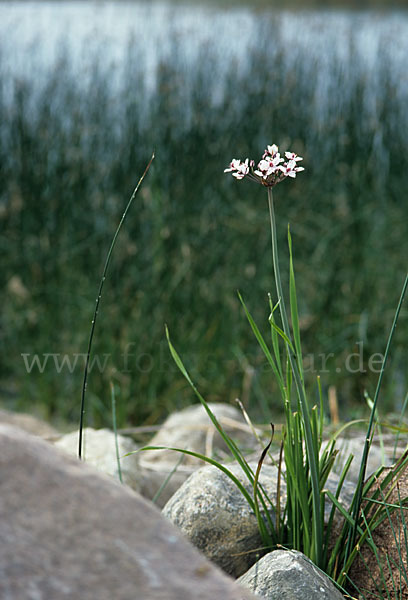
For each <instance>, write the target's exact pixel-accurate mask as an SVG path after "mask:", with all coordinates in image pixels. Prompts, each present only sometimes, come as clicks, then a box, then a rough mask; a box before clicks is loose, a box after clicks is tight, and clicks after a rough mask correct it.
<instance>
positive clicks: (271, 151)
mask: <svg viewBox="0 0 408 600" xmlns="http://www.w3.org/2000/svg"><path fill="white" fill-rule="evenodd" d="M278 153H279V148H278V146H277V145H276V144H272V145H271V146H266V150H265V152H264V154H263V157H262V158H266V157H267V156H268V155H269V156H272V158H273V157H274V156H275V155H276V154H278Z"/></svg>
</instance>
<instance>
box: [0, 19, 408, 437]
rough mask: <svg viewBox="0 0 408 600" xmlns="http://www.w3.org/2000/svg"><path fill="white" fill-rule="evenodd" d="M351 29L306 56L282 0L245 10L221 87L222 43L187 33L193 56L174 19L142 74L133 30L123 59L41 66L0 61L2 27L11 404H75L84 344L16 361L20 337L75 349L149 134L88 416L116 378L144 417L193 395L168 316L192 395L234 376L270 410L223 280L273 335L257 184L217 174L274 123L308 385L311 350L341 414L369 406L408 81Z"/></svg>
mask: <svg viewBox="0 0 408 600" xmlns="http://www.w3.org/2000/svg"><path fill="white" fill-rule="evenodd" d="M360 18H363V19H364V15H363V16H361V15H360ZM401 18H403V19H406V20H407V16H406V15H405V14H402V17H401ZM380 26H381V23H380ZM299 35H300V33H299ZM355 36H356V30H355V24H354V26H353V17H352V16H351V15H350V17H349V31H348V33H347V48H346V50H347V52H348V57H349V58H348V59H346V60H344V58H343V59H341V58H340V56H339V54H338V52H335V51H333V49H332V46H331V43H330V39H328V40H327V44H326V46H325V47H324V48H323V49H322V52H321V54H320V55H319V56H317V57H316V55H314V56H313V57H310V56H308V53H307V52H305V51H304V48H302V46H301V44H299V46H296V45H293V46H291V47H290V48H288V47H287V45H286V44H285V42H284V40H283V39H281V36H280V22H279V18H278V17H277V16H276V15H271V14H270V13H268V12H266V13H265V12H260V13H259V22H258V24H257V26H256V39H254V43H253V44H251V45H250V47H249V48H246V49H243V52H245V61H246V68H245V69H242V68H241V67H240V64H239V61H230V62H229V63H228V65H226V66H225V68H224V71H223V75H222V82H221V83H222V86H221V87H220V88H219V89H218V88H217V85H216V84H217V83H220V81H221V80H220V81H219V82H217V81H216V80H215V79H214V78H217V77H220V75H219V64H220V62H222V49H221V45H220V47H219V48H217V47H215V46H212V45H209V44H206V43H202V44H201V46H200V47H199V48H198V58H197V60H195V61H193V62H191V61H190V62H188V61H186V58H185V56H184V54H183V52H182V51H181V50H180V39H179V37H178V35H176V34H174V39H171V40H170V42H171V45H172V52H171V53H170V54H169V55H168V56H167V57H166V56H163V57H162V58H161V60H160V62H159V64H158V67H157V71H156V84H155V89H154V91H153V92H150V93H148V92H147V91H146V90H147V87H148V74H147V73H146V71H145V70H144V69H143V68H142V66H141V64H142V63H141V61H140V60H139V52H140V48H139V46H138V41H137V39H129V40H127V41H126V45H127V46H126V47H127V50H126V59H125V60H124V61H123V63H122V64H121V69H120V74H119V75H118V72H117V69H116V70H115V66H112V65H110V64H109V63H108V61H106V60H105V57H104V54H103V52H99V53H97V54H95V57H94V61H93V67H92V69H91V70H90V71H89V73H88V78H87V81H86V82H84V81H82V80H80V79H79V78H78V76H77V73H76V71H75V69H74V67H73V65H72V62H71V58H70V54H69V52H68V51H67V50H64V49H62V50H61V52H60V53H59V56H58V57H57V59H56V60H55V62H54V63H53V64H52V65H51V66H50V67H49V69H48V71H47V76H46V77H45V78H43V79H41V81H40V82H38V81H36V80H35V79H36V78H35V73H32V74H31V75H32V76H31V77H29V76H26V77H14V78H11V79H10V78H8V77H6V72H5V70H4V69H3V70H2V60H1V57H2V56H3V58H4V52H2V48H1V43H0V226H1V235H0V245H1V247H0V251H1V274H0V276H1V292H0V293H1V298H0V302H1V306H2V313H1V330H2V332H1V338H0V344H1V347H0V349H1V356H2V360H1V370H0V382H1V383H0V388H1V396H0V398H1V402H2V404H3V405H4V406H5V407H7V408H10V409H14V410H27V411H29V412H37V413H39V414H42V415H43V416H46V417H48V418H51V419H53V420H54V421H56V422H58V421H76V420H77V418H78V407H79V400H80V390H81V383H82V377H83V360H82V359H81V358H80V357H79V359H77V364H76V367H75V368H74V369H69V368H62V369H56V366H55V364H54V359H53V356H51V358H49V359H48V362H47V363H46V364H45V367H44V368H43V369H38V368H37V367H36V366H35V365H34V366H33V368H32V370H31V372H27V364H28V363H31V361H32V360H33V356H34V355H35V354H37V355H39V357H40V361H41V363H42V362H43V361H44V359H45V355H46V354H50V355H54V354H59V358H58V360H62V357H63V356H64V355H67V356H68V357H69V358H70V360H71V363H72V362H73V361H74V358H75V354H78V353H85V352H86V348H87V338H88V334H89V327H90V321H91V318H92V313H93V308H94V303H95V296H96V293H97V289H98V283H99V278H100V275H101V271H102V268H103V263H104V259H105V256H106V252H107V249H108V247H109V244H110V241H111V238H112V236H113V234H114V231H115V229H116V227H117V224H118V222H119V219H120V217H121V215H122V212H123V209H124V207H125V206H126V203H127V200H128V198H129V197H130V194H131V193H132V190H133V188H134V187H135V184H136V183H137V181H138V179H139V176H140V175H141V173H142V171H143V169H144V167H145V165H146V163H147V161H148V160H149V158H150V156H151V153H152V150H153V149H154V150H155V152H156V159H155V161H154V164H153V167H152V169H151V171H150V173H149V175H148V177H147V179H146V181H145V183H144V184H143V187H142V189H141V191H140V194H139V195H138V197H137V199H136V201H135V203H134V205H133V207H132V210H131V212H130V214H129V217H128V220H127V222H126V223H125V226H124V228H123V230H122V232H121V235H120V238H119V241H118V245H117V247H116V250H115V253H114V256H113V261H112V264H111V270H110V274H109V277H108V280H107V282H106V285H105V291H104V296H103V299H102V305H101V312H100V316H99V321H98V325H97V329H96V337H95V342H94V349H93V352H94V355H97V356H98V357H99V359H100V361H101V363H103V362H104V361H105V360H106V364H105V368H104V369H100V370H99V369H98V368H94V369H93V370H92V372H91V374H90V379H89V386H88V393H89V396H88V400H89V404H88V411H87V420H88V421H87V422H88V424H93V425H106V424H108V425H109V423H110V410H109V407H110V391H109V382H110V381H113V382H115V383H116V384H117V387H118V389H119V397H118V398H117V409H118V415H117V417H118V424H119V426H125V425H126V426H128V425H132V424H143V423H144V424H146V423H154V422H156V421H158V420H160V419H162V418H164V416H165V415H166V414H167V413H168V412H170V411H172V410H174V409H176V408H181V407H183V406H185V405H187V404H189V403H191V402H192V401H193V400H194V399H193V397H192V394H191V390H190V389H189V387H188V386H186V384H185V382H184V380H183V379H182V377H181V375H180V374H178V372H177V369H176V368H175V366H174V365H173V364H172V361H171V358H170V354H169V351H168V349H167V344H166V342H165V336H164V324H165V323H167V324H168V327H169V330H170V333H171V336H172V340H173V343H174V345H175V346H176V348H177V349H178V351H179V353H180V354H181V355H182V357H183V359H184V360H185V363H186V365H187V367H188V368H189V369H190V372H191V374H192V377H193V379H194V380H195V382H196V383H197V384H198V386H199V388H200V390H201V391H202V393H203V395H204V396H205V397H206V398H207V399H208V400H212V401H227V402H233V401H234V399H235V398H236V397H239V398H241V399H243V400H244V402H245V404H246V406H247V408H248V410H249V411H250V412H251V414H252V415H253V416H254V418H255V419H257V418H258V419H262V420H269V419H270V418H272V417H274V416H275V415H278V416H279V413H280V410H281V409H280V405H279V394H278V393H277V392H276V388H275V385H274V382H273V378H272V374H271V373H270V372H269V371H268V369H267V368H266V365H265V363H264V361H263V359H262V356H261V353H260V351H259V350H258V347H257V344H256V342H255V341H254V339H253V336H252V334H251V332H250V328H249V326H248V324H247V323H246V321H245V317H244V314H243V311H242V309H241V307H240V304H239V302H238V298H237V294H236V290H238V289H239V290H240V291H241V293H242V294H243V296H244V299H245V301H246V302H247V305H248V307H249V308H250V310H251V311H252V313H253V315H254V317H255V318H256V320H257V322H258V324H259V325H260V327H261V329H262V331H263V332H265V335H268V323H267V318H268V314H269V309H268V301H267V292H272V294H273V295H274V281H273V273H272V266H271V256H270V233H269V227H268V214H267V204H266V195H265V193H264V190H262V188H261V187H258V186H253V185H252V184H250V183H248V182H245V181H244V182H236V181H235V180H233V178H232V177H230V176H229V175H228V176H227V175H224V174H223V169H224V168H225V167H226V166H227V165H228V163H229V161H230V160H231V158H233V157H242V158H245V157H246V156H249V157H253V158H255V159H257V158H258V157H260V156H261V154H262V152H263V149H264V148H265V146H266V144H269V143H272V142H274V143H278V144H279V145H280V146H281V148H282V149H291V150H294V151H296V152H297V153H299V154H300V155H302V156H304V162H303V165H304V166H305V168H306V171H305V172H304V173H302V174H301V175H300V176H299V177H298V178H297V179H296V180H295V181H291V182H290V183H289V182H284V183H283V184H282V185H281V186H279V187H278V188H277V189H276V195H275V196H276V209H277V218H278V226H279V235H280V238H281V240H280V241H281V262H282V268H283V270H284V272H287V259H288V256H287V252H286V241H285V240H286V234H287V224H288V222H290V225H291V232H292V237H293V243H294V253H295V268H296V273H297V288H298V294H299V301H300V315H301V322H302V335H303V348H304V352H305V354H306V355H309V359H308V361H309V362H308V365H309V367H310V368H309V370H310V373H309V375H308V377H309V382H308V383H309V385H310V387H311V390H312V397H313V395H314V393H315V392H314V390H315V388H316V375H317V373H318V371H319V370H322V369H323V371H324V372H323V373H322V383H323V388H324V390H325V391H327V388H328V386H330V385H334V386H336V389H337V395H338V399H339V405H340V410H341V415H342V417H343V418H351V417H352V416H353V415H354V414H360V413H361V411H364V400H363V392H364V389H366V388H367V389H368V391H369V392H370V393H372V392H373V388H374V385H375V382H376V377H377V375H376V374H375V373H373V372H371V371H370V370H369V369H368V367H367V365H368V360H369V358H370V357H371V356H372V355H373V354H374V353H381V352H383V351H384V347H385V343H386V338H387V335H388V331H389V327H390V324H391V321H392V317H393V312H394V309H395V306H396V304H397V301H398V297H399V293H400V288H401V286H402V283H403V279H404V274H405V272H406V270H407V256H408V235H407V210H408V208H407V198H406V191H407V189H408V169H407V168H406V157H407V155H408V139H407V135H406V134H407V131H408V128H407V113H406V110H407V105H408V104H407V100H408V81H407V72H406V68H405V69H402V70H401V69H400V68H399V64H400V63H398V62H397V61H396V60H395V55H394V51H395V44H394V45H393V44H389V39H388V38H387V36H386V35H384V36H383V37H381V36H380V43H379V44H378V46H377V47H376V48H375V56H374V62H375V68H374V69H368V68H367V65H366V64H365V62H364V60H362V59H361V53H360V54H359V53H358V52H357V51H356V52H355V53H354V50H353V47H354V45H355V44H356V37H355ZM224 41H225V40H224ZM226 41H227V42H228V40H226ZM394 42H396V44H397V45H398V41H396V40H394ZM124 43H125V42H124ZM196 50H197V48H196ZM220 53H221V56H220ZM288 57H289V58H288ZM322 69H324V78H323V79H322ZM2 73H3V76H2ZM113 81H115V82H116V83H115V84H113V83H112V82H113ZM214 90H215V91H214ZM217 90H218V91H217ZM407 333H408V320H407V310H406V309H405V310H404V311H403V314H402V316H401V320H400V323H399V326H398V329H397V332H396V339H395V343H394V347H393V350H392V360H391V362H390V365H389V370H388V374H387V379H386V387H385V391H384V395H383V405H382V406H383V408H384V409H386V410H387V411H392V410H398V408H399V407H400V406H401V404H402V402H403V398H404V395H405V392H406V384H407V377H406V375H407V373H406V348H407ZM329 353H330V355H331V356H330V357H329V358H328V360H327V363H326V365H325V364H324V363H322V360H323V359H322V357H321V355H328V354H329ZM353 353H355V354H359V356H357V355H356V356H354V357H353V358H352V359H350V358H347V357H350V355H351V354H353ZM23 354H24V355H29V356H26V362H25V361H24V357H23V356H22V355H23ZM360 355H361V360H362V361H363V368H362V369H361V368H360V367H361V365H360V362H359V361H360ZM104 356H105V358H104ZM347 360H349V363H348V364H349V366H350V367H351V369H346V368H345V365H346V364H347ZM27 361H28V363H27ZM26 363H27V364H26ZM377 366H378V365H377ZM58 370H60V372H58ZM350 370H353V371H357V372H354V373H351V372H350ZM362 370H365V371H366V372H360V371H362ZM41 371H43V372H41ZM100 371H101V372H100Z"/></svg>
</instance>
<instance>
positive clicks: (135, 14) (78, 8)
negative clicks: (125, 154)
mask: <svg viewBox="0 0 408 600" xmlns="http://www.w3.org/2000/svg"><path fill="white" fill-rule="evenodd" d="M260 31H262V35H263V36H264V38H265V39H267V40H268V41H267V43H266V44H265V39H264V40H263V42H262V43H263V44H264V46H265V52H268V53H269V54H270V53H274V52H277V48H279V50H282V48H284V49H285V52H284V56H283V57H280V59H279V60H280V64H281V65H282V61H283V62H284V65H285V66H286V68H290V66H291V64H292V63H293V62H295V61H299V60H302V61H305V62H307V63H308V64H309V65H310V66H311V68H314V69H318V71H319V78H318V89H317V91H316V93H318V94H320V95H321V97H322V101H323V99H324V97H325V95H326V94H327V92H328V90H329V88H330V85H331V83H330V71H331V69H332V63H333V60H335V61H337V62H338V61H340V62H341V64H342V68H343V69H345V70H346V71H349V76H350V78H351V77H355V76H361V73H365V76H366V77H368V78H370V80H371V85H372V93H373V95H375V93H376V88H377V86H378V85H381V82H380V81H378V78H377V77H376V64H377V61H378V57H379V54H381V53H382V54H383V53H386V54H387V56H389V57H390V60H391V62H392V71H393V73H394V76H395V80H396V82H397V84H398V85H397V88H398V89H397V93H398V94H401V95H402V96H401V97H402V98H406V94H407V87H408V81H407V68H406V60H407V56H408V13H405V12H396V11H393V12H385V13H384V12H381V13H377V12H359V11H357V12H356V11H349V12H347V11H342V10H337V11H322V10H319V11H315V10H307V11H295V12H294V11H279V12H276V11H272V10H255V9H251V8H249V7H242V6H240V7H236V8H228V9H225V10H222V9H216V8H214V7H213V6H208V7H206V6H205V5H204V6H195V5H194V4H191V5H189V4H187V5H184V4H183V5H181V4H173V3H171V2H132V3H127V2H109V1H108V2H101V3H97V2H0V64H1V69H2V72H3V74H5V75H6V76H7V77H6V78H3V85H6V84H5V81H8V82H11V81H12V80H13V79H14V80H15V79H29V80H31V81H35V82H37V83H38V84H39V85H40V84H41V82H42V81H43V77H44V76H45V77H47V73H48V71H49V69H50V68H52V67H53V66H54V65H55V64H56V63H57V61H58V60H59V58H60V57H61V49H62V48H63V49H64V51H65V52H66V53H67V54H68V55H69V57H70V61H71V66H72V68H73V69H75V72H76V73H77V76H78V81H84V82H86V81H87V74H89V72H90V70H91V68H92V65H93V64H94V62H95V59H97V60H98V61H99V63H100V65H101V67H102V68H104V67H105V68H108V67H110V68H112V73H113V75H112V85H114V83H115V78H116V80H117V82H119V83H120V81H121V79H122V78H123V73H122V70H121V67H122V65H123V64H124V62H125V59H126V56H127V55H128V53H129V44H131V46H132V48H133V50H134V52H135V56H136V57H137V58H136V60H137V63H138V68H140V69H142V70H143V71H144V74H145V75H146V74H148V77H147V86H148V88H149V89H150V92H151V91H152V90H153V89H154V84H155V73H156V69H157V66H158V65H159V64H160V63H161V62H163V61H169V60H170V61H171V56H172V53H174V52H175V51H176V50H175V49H176V48H177V53H178V55H179V56H181V57H182V63H183V65H184V68H185V75H186V80H187V79H188V73H189V72H191V70H194V69H195V65H197V61H201V60H204V54H205V52H206V51H208V50H211V52H212V53H213V54H215V55H216V56H217V61H216V72H215V73H214V78H213V81H214V90H213V91H214V95H215V97H217V95H218V96H221V95H222V82H223V80H224V78H225V76H226V74H227V73H228V72H230V69H231V66H232V65H235V66H236V65H238V69H239V72H240V73H241V74H245V72H247V71H248V70H249V69H251V68H253V65H252V63H251V61H250V60H248V56H249V55H250V53H251V50H253V49H257V45H258V44H259V41H260V33H259V32H260ZM268 32H270V35H269V36H268ZM277 38H278V39H277ZM356 65H358V72H356V69H355V66H356ZM186 84H187V81H186ZM5 89H6V90H7V86H6V88H5Z"/></svg>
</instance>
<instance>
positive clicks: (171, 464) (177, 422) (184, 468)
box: [124, 402, 254, 508]
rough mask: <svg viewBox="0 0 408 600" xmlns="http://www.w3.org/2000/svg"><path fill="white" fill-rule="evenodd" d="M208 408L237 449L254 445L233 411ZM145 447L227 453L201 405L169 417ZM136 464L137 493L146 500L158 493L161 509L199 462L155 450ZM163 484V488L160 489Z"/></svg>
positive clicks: (218, 405)
mask: <svg viewBox="0 0 408 600" xmlns="http://www.w3.org/2000/svg"><path fill="white" fill-rule="evenodd" d="M209 407H210V409H211V411H212V412H213V413H214V415H215V416H216V418H217V419H218V421H219V423H220V424H221V425H222V427H223V429H224V430H225V431H226V433H227V434H228V435H229V436H230V437H232V438H233V439H234V440H235V441H236V442H237V443H238V444H239V446H240V447H245V448H248V447H252V446H253V445H254V437H253V435H252V433H251V432H250V431H249V428H248V426H247V424H246V423H245V420H244V418H243V417H242V415H241V413H240V411H239V410H238V409H237V408H235V407H234V406H231V405H229V404H222V403H217V402H215V403H210V404H209ZM147 445H149V446H165V447H171V448H181V449H182V450H190V451H192V452H198V453H200V454H204V455H207V456H214V455H215V456H217V457H219V454H220V452H221V453H224V456H225V452H226V451H227V447H226V445H225V443H224V441H223V440H222V438H221V436H220V435H219V433H218V432H217V430H216V429H215V427H214V425H213V423H212V421H211V420H210V418H209V416H208V414H207V412H206V411H205V409H204V407H203V406H202V405H201V404H195V405H194V406H189V407H187V408H185V409H183V410H181V411H179V412H175V413H173V414H172V415H170V416H169V417H168V418H167V419H166V421H165V422H164V423H163V425H162V427H161V429H160V431H159V432H158V433H157V434H156V435H155V436H154V437H153V438H152V439H151V440H150V442H149V443H148V444H147ZM124 460H125V461H126V460H127V458H126V459H124ZM139 464H140V467H141V470H142V488H141V490H140V491H141V493H142V494H143V495H144V496H145V497H146V498H153V497H155V496H156V494H157V493H158V492H159V490H160V495H159V496H158V498H157V499H156V500H155V502H156V504H157V505H158V506H160V507H161V508H162V507H163V506H164V505H165V504H166V502H167V501H168V500H169V499H170V498H171V497H172V496H173V495H174V494H175V492H176V491H177V490H178V489H179V488H180V486H181V485H182V484H183V483H184V481H185V480H186V479H187V478H188V477H189V476H190V475H191V474H192V473H194V471H196V470H197V469H199V468H200V467H201V466H202V465H203V462H202V461H201V460H200V459H198V458H194V457H193V456H189V455H183V456H182V455H181V454H180V453H178V452H174V451H172V450H155V451H144V452H141V453H140V455H139ZM164 482H166V484H165V486H164V487H162V486H163V483H164Z"/></svg>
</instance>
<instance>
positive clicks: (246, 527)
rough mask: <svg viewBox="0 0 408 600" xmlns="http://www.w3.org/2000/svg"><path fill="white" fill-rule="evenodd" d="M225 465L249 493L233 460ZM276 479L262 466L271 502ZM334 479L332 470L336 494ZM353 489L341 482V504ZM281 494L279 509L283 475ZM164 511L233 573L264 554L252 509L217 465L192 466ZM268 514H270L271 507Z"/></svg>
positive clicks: (328, 507) (330, 483)
mask: <svg viewBox="0 0 408 600" xmlns="http://www.w3.org/2000/svg"><path fill="white" fill-rule="evenodd" d="M227 466H228V469H229V470H230V471H231V472H232V473H233V474H234V475H235V476H236V477H237V478H238V479H239V480H240V481H241V483H242V484H243V485H244V486H245V488H246V489H247V491H248V493H249V494H250V495H251V496H252V495H253V490H252V487H251V485H250V483H249V482H248V479H247V478H246V476H245V475H244V473H243V471H242V470H241V468H240V467H239V466H238V465H236V464H234V465H227ZM256 466H257V465H256V463H251V467H252V470H253V471H254V472H255V470H256ZM277 479H278V470H277V468H276V467H274V466H272V465H263V467H262V470H261V474H260V480H259V481H260V483H261V485H262V486H263V487H264V489H265V491H266V493H267V494H268V496H269V498H270V500H271V501H272V502H273V504H274V505H276V489H277ZM338 481H339V478H338V477H337V476H336V475H335V474H331V475H330V477H329V478H328V480H327V482H326V486H325V487H326V488H328V489H330V491H331V492H332V493H333V494H335V493H336V490H337V486H338ZM353 494H354V485H353V484H351V483H348V482H345V483H344V485H343V488H342V493H341V494H340V497H339V501H340V502H341V504H342V505H343V506H344V507H345V508H349V506H350V503H351V500H352V498H353ZM280 497H281V507H282V508H283V507H284V506H285V503H286V484H285V481H284V479H283V478H282V479H281V494H280ZM331 508H332V504H331V502H330V501H329V500H328V499H327V500H326V504H325V521H326V523H327V522H328V519H329V516H330V512H331ZM163 514H164V515H165V516H166V517H167V518H168V519H170V521H171V522H172V523H174V524H175V525H177V527H178V528H179V529H180V530H181V531H182V533H183V534H184V535H185V536H186V537H187V538H188V539H189V540H190V541H191V542H192V543H193V544H194V545H195V546H196V547H197V548H199V549H200V550H201V551H202V552H203V553H204V554H205V555H206V556H207V558H209V559H210V560H212V561H213V562H215V563H216V564H217V565H218V566H219V567H221V568H222V569H223V570H224V571H226V572H227V573H229V574H230V575H233V576H234V577H239V576H240V575H242V574H243V573H245V571H247V570H248V569H249V568H250V567H251V566H252V565H253V564H254V562H255V561H256V560H257V558H258V557H259V556H260V555H262V554H263V553H264V552H262V551H260V550H259V549H260V548H262V546H263V542H262V538H261V536H260V534H259V530H258V521H257V519H256V516H255V514H254V512H253V511H252V510H251V508H250V506H249V504H248V502H247V501H246V499H245V498H244V496H243V495H242V493H241V492H240V490H239V489H238V487H237V486H236V485H235V483H234V482H233V481H232V480H231V479H230V478H229V477H228V476H227V475H226V474H225V473H223V472H222V471H221V470H220V469H218V468H216V467H212V466H206V467H202V468H201V469H199V470H197V471H195V472H194V473H193V474H192V475H191V476H190V477H189V478H188V479H187V480H186V482H185V483H184V484H183V485H182V486H181V488H180V489H179V490H178V491H177V492H176V493H175V494H174V496H172V497H171V498H170V500H169V501H168V502H167V504H166V505H165V507H164V509H163ZM261 514H264V513H263V512H261ZM272 516H273V518H274V512H273V509H272ZM339 519H340V517H339V513H338V511H336V513H335V521H334V525H335V526H336V524H337V523H338V521H339ZM340 520H341V519H340Z"/></svg>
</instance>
